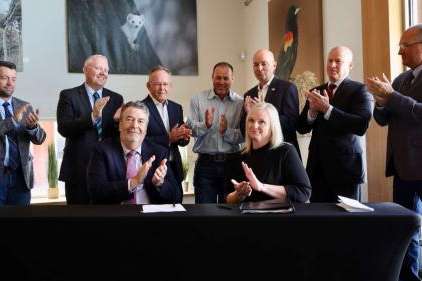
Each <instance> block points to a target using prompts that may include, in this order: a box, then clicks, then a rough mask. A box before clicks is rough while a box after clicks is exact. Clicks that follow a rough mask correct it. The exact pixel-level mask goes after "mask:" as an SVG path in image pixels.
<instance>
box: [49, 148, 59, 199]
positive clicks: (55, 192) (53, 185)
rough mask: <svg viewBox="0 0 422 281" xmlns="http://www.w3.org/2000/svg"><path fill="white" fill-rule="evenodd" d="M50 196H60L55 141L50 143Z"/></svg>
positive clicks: (50, 197)
mask: <svg viewBox="0 0 422 281" xmlns="http://www.w3.org/2000/svg"><path fill="white" fill-rule="evenodd" d="M48 198H49V199H56V198H59V187H58V180H57V159H56V147H55V145H54V143H51V144H49V145H48Z"/></svg>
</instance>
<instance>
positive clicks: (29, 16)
mask: <svg viewBox="0 0 422 281" xmlns="http://www.w3.org/2000/svg"><path fill="white" fill-rule="evenodd" d="M65 9H66V6H65V0H37V1H34V0H22V15H23V17H22V18H23V22H22V25H23V27H22V32H23V35H22V38H23V56H24V71H23V72H21V73H18V82H17V89H16V92H15V95H16V96H17V97H21V98H23V99H25V100H28V101H29V102H31V103H33V105H34V106H35V107H36V108H39V109H40V114H41V118H55V115H56V105H57V101H58V96H59V95H58V94H59V92H60V90H62V89H65V88H69V87H74V86H77V85H80V84H81V83H82V81H83V76H82V74H74V73H68V72H67V36H66V15H65V14H66V11H65ZM267 17H268V15H267V1H266V0H255V1H253V3H252V4H251V5H250V6H248V7H245V6H244V5H243V3H242V1H239V0H197V19H198V23H197V24H198V52H199V54H198V55H199V75H198V76H175V77H174V79H173V85H174V88H173V92H172V96H171V99H173V100H175V101H177V102H179V103H181V104H182V105H183V106H184V107H185V108H186V113H185V115H186V114H187V113H188V104H189V99H190V97H191V96H192V95H193V94H194V93H197V92H198V91H201V90H203V89H206V88H210V87H211V69H212V67H213V65H214V64H215V63H217V62H218V61H222V60H226V61H228V62H230V63H231V64H233V66H234V68H235V83H234V86H233V88H234V89H235V90H236V91H237V92H238V93H243V92H244V91H245V90H246V89H247V86H246V85H251V84H252V83H253V82H254V80H253V79H252V78H253V76H252V78H251V75H253V74H252V66H251V62H250V60H251V58H250V54H251V53H252V52H253V50H255V49H256V48H258V47H262V46H264V47H267V46H268V26H267V22H268V20H267ZM255 22H257V23H258V24H255ZM251 38H253V39H254V40H256V41H254V42H252V41H251ZM246 42H248V43H246ZM251 42H252V43H251ZM242 51H244V52H246V54H247V58H246V60H245V61H242V60H241V58H240V54H241V52H242ZM146 78H147V77H146V76H144V75H117V74H113V75H110V77H109V81H108V84H107V87H108V88H110V89H112V90H115V91H117V92H119V93H121V94H122V95H123V96H124V98H125V100H134V99H141V98H143V97H145V95H146V93H147V92H146V88H145V82H146ZM246 78H248V79H249V81H248V83H246Z"/></svg>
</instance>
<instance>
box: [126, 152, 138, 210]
mask: <svg viewBox="0 0 422 281" xmlns="http://www.w3.org/2000/svg"><path fill="white" fill-rule="evenodd" d="M126 159H127V160H126V178H127V179H130V178H133V177H134V176H136V175H137V174H138V169H137V168H136V152H135V151H134V150H131V151H130V152H129V153H128V154H126ZM135 193H136V191H135V192H134V193H133V197H132V199H130V200H129V203H131V204H136V194H135Z"/></svg>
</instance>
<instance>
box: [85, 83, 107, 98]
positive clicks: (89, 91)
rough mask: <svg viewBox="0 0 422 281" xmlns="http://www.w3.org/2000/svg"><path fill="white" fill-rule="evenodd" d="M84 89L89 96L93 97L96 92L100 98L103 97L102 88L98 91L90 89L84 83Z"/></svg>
mask: <svg viewBox="0 0 422 281" xmlns="http://www.w3.org/2000/svg"><path fill="white" fill-rule="evenodd" d="M85 89H86V92H87V93H88V94H89V95H91V96H92V95H93V94H94V93H95V92H97V93H98V95H100V98H101V97H102V96H103V88H101V89H98V90H94V89H93V88H91V87H90V86H89V85H88V84H87V83H85Z"/></svg>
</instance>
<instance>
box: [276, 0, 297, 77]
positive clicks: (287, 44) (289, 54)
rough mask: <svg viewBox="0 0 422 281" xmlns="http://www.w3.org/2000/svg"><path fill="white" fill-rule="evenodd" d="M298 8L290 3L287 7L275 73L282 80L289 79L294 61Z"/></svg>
mask: <svg viewBox="0 0 422 281" xmlns="http://www.w3.org/2000/svg"><path fill="white" fill-rule="evenodd" d="M299 11H300V8H298V7H296V6H294V5H292V6H290V7H289V10H288V12H287V18H286V25H285V31H284V35H283V38H282V42H281V48H280V52H279V54H278V58H277V69H276V70H275V75H276V76H277V77H278V78H280V79H283V80H289V79H290V75H291V73H292V71H293V68H294V66H295V63H296V56H297V46H298V43H299V33H298V25H297V17H298V13H299Z"/></svg>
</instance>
